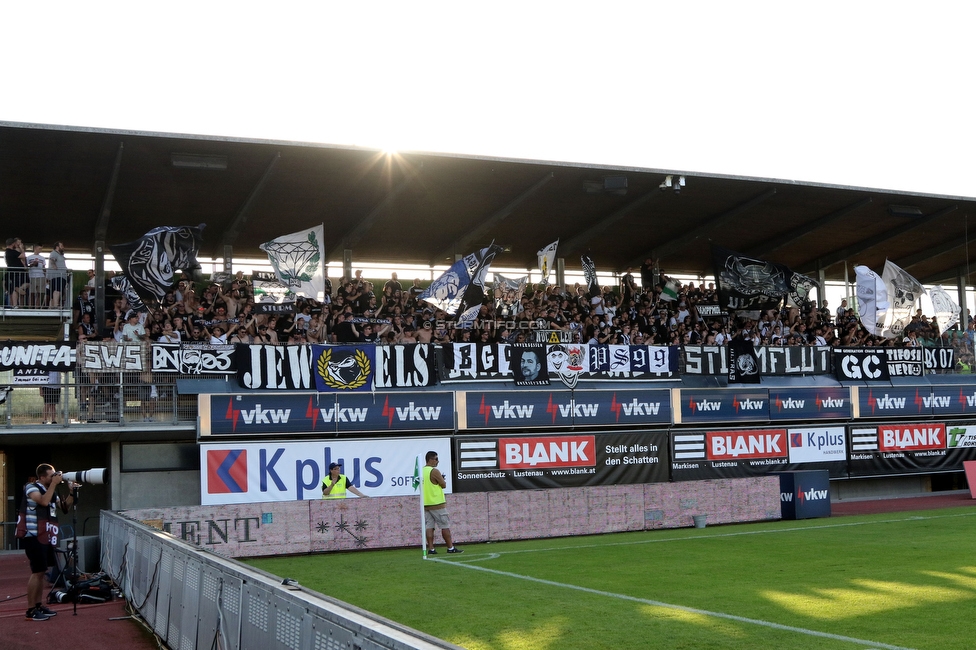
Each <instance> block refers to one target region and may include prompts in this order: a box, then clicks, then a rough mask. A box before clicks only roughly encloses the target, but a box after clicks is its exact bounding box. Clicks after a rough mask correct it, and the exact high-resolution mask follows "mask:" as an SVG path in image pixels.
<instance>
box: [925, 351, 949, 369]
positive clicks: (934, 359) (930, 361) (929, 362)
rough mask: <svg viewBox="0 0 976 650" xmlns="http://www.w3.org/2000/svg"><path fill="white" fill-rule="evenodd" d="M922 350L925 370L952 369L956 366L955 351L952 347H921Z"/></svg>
mask: <svg viewBox="0 0 976 650" xmlns="http://www.w3.org/2000/svg"><path fill="white" fill-rule="evenodd" d="M922 352H923V353H924V356H925V371H926V372H938V371H946V370H953V369H954V368H955V367H956V351H955V350H953V349H952V348H922Z"/></svg>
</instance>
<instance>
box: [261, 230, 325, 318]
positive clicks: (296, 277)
mask: <svg viewBox="0 0 976 650" xmlns="http://www.w3.org/2000/svg"><path fill="white" fill-rule="evenodd" d="M324 230H325V227H324V226H322V225H319V226H316V227H314V228H309V229H308V230H302V231H301V232H294V233H291V234H290V235H282V236H281V237H277V238H275V239H272V240H271V241H269V242H265V243H263V244H261V245H260V246H258V248H260V249H261V250H263V251H264V252H265V253H267V254H268V259H269V260H270V261H271V266H272V267H274V270H275V274H276V275H277V276H278V281H279V282H281V283H282V284H284V285H285V286H286V287H288V288H289V289H290V290H291V291H294V292H295V293H297V294H299V295H303V296H307V297H309V298H313V299H315V300H324V299H325V270H324V266H323V263H322V262H323V260H324V259H325V245H324V243H323V241H322V239H323V236H324Z"/></svg>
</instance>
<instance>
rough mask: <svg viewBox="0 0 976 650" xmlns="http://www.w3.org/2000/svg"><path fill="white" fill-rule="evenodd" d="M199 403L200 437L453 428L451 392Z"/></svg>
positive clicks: (222, 398) (226, 398) (211, 398)
mask: <svg viewBox="0 0 976 650" xmlns="http://www.w3.org/2000/svg"><path fill="white" fill-rule="evenodd" d="M199 403H200V435H201V437H206V436H211V435H213V436H249V435H275V434H309V435H316V434H322V433H333V434H342V433H352V432H377V433H387V432H389V433H400V432H404V431H434V430H449V431H450V430H453V429H454V395H453V393H447V392H436V393H435V392H429V393H365V394H359V393H350V394H342V395H336V394H334V393H327V394H326V393H304V394H291V395H283V394H269V393H263V394H259V395H255V394H244V395H201V396H200V401H199Z"/></svg>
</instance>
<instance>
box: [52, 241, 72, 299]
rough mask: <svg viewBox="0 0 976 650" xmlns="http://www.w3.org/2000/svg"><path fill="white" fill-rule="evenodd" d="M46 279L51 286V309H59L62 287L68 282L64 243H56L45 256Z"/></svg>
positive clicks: (62, 293) (62, 292) (62, 294)
mask: <svg viewBox="0 0 976 650" xmlns="http://www.w3.org/2000/svg"><path fill="white" fill-rule="evenodd" d="M47 279H48V284H50V285H51V307H54V308H55V309H61V307H62V299H63V296H64V287H65V285H66V284H67V281H68V263H67V261H66V260H65V259H64V243H63V242H59V241H56V242H54V246H53V247H52V248H51V254H50V255H48V256H47Z"/></svg>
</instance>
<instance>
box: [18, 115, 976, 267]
mask: <svg viewBox="0 0 976 650" xmlns="http://www.w3.org/2000/svg"><path fill="white" fill-rule="evenodd" d="M567 137H571V136H569V135H568V136H567ZM669 175H670V176H671V177H672V178H671V180H672V185H674V184H676V183H677V182H678V180H679V176H683V177H684V181H685V185H684V187H681V188H680V193H678V192H675V191H673V190H672V189H667V188H665V189H662V188H661V186H662V183H664V182H665V180H666V177H667V176H669ZM970 212H973V213H974V214H976V199H972V198H965V197H950V196H936V195H924V194H910V193H902V192H895V191H886V190H875V189H864V188H856V187H839V186H827V185H817V184H811V183H801V182H794V181H785V180H769V179H759V178H742V177H730V176H718V175H708V174H696V173H691V172H686V173H682V172H680V171H676V170H652V169H636V168H614V167H604V166H593V165H585V164H576V163H560V162H544V161H527V160H505V159H497V158H491V159H490V158H480V157H474V156H461V155H448V154H430V153H405V152H400V153H397V154H389V155H388V154H385V153H383V152H377V151H375V150H364V149H357V148H352V147H337V146H328V145H321V144H308V143H296V142H275V141H266V140H247V139H234V138H223V137H207V136H192V135H174V134H159V133H142V132H128V131H111V130H100V129H86V128H74V127H55V126H46V125H31V124H12V123H0V215H2V217H3V224H4V226H5V227H4V231H5V232H4V235H3V237H4V238H6V237H10V236H19V237H21V238H22V239H23V240H24V241H25V243H32V242H39V243H42V244H44V245H45V246H47V245H50V244H51V243H52V242H53V241H54V240H56V239H60V240H62V241H64V242H65V245H66V247H67V249H68V250H69V251H74V252H90V251H92V249H93V247H94V243H95V241H98V240H102V241H105V242H106V243H107V244H109V245H111V244H115V243H121V242H126V241H131V240H133V239H136V238H137V237H139V236H140V235H142V234H143V233H144V232H146V231H147V230H148V229H150V228H152V227H156V226H162V225H196V224H198V223H206V224H207V228H206V230H205V232H204V249H203V255H204V256H211V257H222V256H223V251H224V245H231V246H233V254H234V256H235V257H249V256H251V257H261V256H263V254H262V253H261V252H260V251H259V249H258V245H259V244H260V243H262V242H265V241H268V240H270V239H273V238H274V237H277V236H279V235H282V234H285V233H288V232H293V231H296V230H300V229H302V228H305V227H308V226H312V225H316V224H319V223H324V224H325V238H326V248H327V257H328V260H329V261H335V260H341V259H342V251H343V249H350V250H352V251H353V259H354V260H361V261H369V262H394V263H404V264H406V263H409V264H445V263H448V262H450V261H451V260H453V259H454V255H455V254H456V253H457V254H465V253H468V252H471V251H472V250H474V249H476V248H480V247H483V246H485V245H487V244H488V243H489V242H491V241H492V240H494V241H495V242H496V243H498V244H501V245H503V246H506V247H509V248H510V249H511V250H510V251H508V252H505V253H502V254H501V255H499V257H498V258H496V263H497V264H499V265H503V266H506V267H515V268H523V267H524V268H535V266H536V251H538V250H539V249H540V248H542V247H543V246H545V245H546V244H548V243H550V242H551V241H553V240H554V239H556V238H559V240H560V247H559V256H560V257H563V258H565V259H566V265H567V268H579V255H580V254H583V253H585V254H588V255H590V256H591V257H592V258H593V259H594V260H595V262H596V264H597V266H598V267H599V268H600V269H604V270H607V269H610V270H622V269H625V268H626V267H628V266H634V267H636V266H639V265H640V263H641V262H642V261H643V260H644V259H645V258H648V257H651V258H655V259H659V260H660V264H661V267H662V268H663V269H664V270H665V271H667V272H670V273H679V272H684V273H690V274H700V275H711V274H712V261H711V254H710V243H711V242H714V243H717V244H719V245H721V246H724V247H726V248H729V249H732V250H735V251H738V252H741V253H746V254H750V255H753V256H756V257H760V258H763V259H769V260H773V261H776V262H781V263H784V264H786V265H788V266H790V267H791V268H793V269H794V270H797V271H803V272H810V273H811V274H813V273H816V271H817V270H818V269H820V268H823V269H824V271H825V274H826V277H827V278H828V279H838V278H843V277H844V263H845V262H846V263H848V264H849V265H853V264H855V263H858V264H867V265H868V266H870V267H871V268H873V269H875V270H878V271H880V270H881V267H882V266H883V265H884V261H885V258H888V259H891V260H892V261H894V262H896V263H897V264H899V265H900V266H902V267H904V268H905V269H906V270H908V272H909V273H911V274H912V275H914V276H915V277H917V278H919V279H920V280H922V281H923V282H933V281H942V280H949V281H950V282H952V283H953V284H954V280H955V278H957V277H958V275H959V274H960V273H963V274H964V275H965V276H967V277H968V265H969V255H968V243H969V242H968V239H967V238H968V215H969V213H970ZM974 231H976V229H974ZM974 237H976V232H974ZM851 277H852V278H853V274H851Z"/></svg>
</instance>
